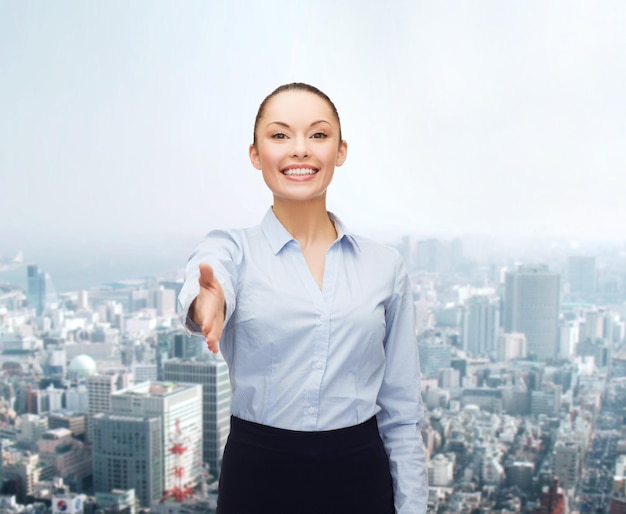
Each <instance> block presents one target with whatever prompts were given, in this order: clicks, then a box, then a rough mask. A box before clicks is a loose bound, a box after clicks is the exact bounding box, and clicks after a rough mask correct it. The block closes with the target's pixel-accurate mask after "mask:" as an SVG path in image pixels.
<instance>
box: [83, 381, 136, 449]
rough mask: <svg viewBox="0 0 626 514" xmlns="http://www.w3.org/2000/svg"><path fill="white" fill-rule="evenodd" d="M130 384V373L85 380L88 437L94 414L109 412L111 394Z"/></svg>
mask: <svg viewBox="0 0 626 514" xmlns="http://www.w3.org/2000/svg"><path fill="white" fill-rule="evenodd" d="M131 384H132V375H131V374H130V373H118V372H110V373H101V374H98V375H92V376H90V377H89V378H87V391H88V395H89V422H88V436H89V440H91V438H92V422H91V420H92V419H93V417H94V416H95V415H96V414H100V413H103V412H110V411H111V394H113V393H114V392H115V391H118V390H120V389H124V388H126V387H128V386H130V385H131Z"/></svg>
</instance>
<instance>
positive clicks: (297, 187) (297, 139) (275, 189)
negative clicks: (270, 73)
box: [250, 90, 348, 201]
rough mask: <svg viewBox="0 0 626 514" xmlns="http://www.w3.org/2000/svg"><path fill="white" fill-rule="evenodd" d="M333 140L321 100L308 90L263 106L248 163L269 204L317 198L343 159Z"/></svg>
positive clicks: (340, 144)
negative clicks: (255, 171) (267, 191)
mask: <svg viewBox="0 0 626 514" xmlns="http://www.w3.org/2000/svg"><path fill="white" fill-rule="evenodd" d="M339 137H340V136H339V122H338V121H337V119H336V118H335V116H334V114H333V111H332V109H331V107H330V106H329V105H328V103H327V102H326V100H324V99H323V98H321V97H319V96H317V95H316V94H314V93H310V92H308V91H299V90H295V91H283V92H282V93H279V94H277V95H276V96H274V97H273V98H271V99H270V100H269V101H268V103H267V105H266V106H265V110H264V112H263V116H262V117H261V119H260V120H259V124H258V127H257V133H256V145H250V161H251V162H252V165H253V166H254V167H255V168H256V169H258V170H261V171H262V173H263V179H264V180H265V183H266V184H267V186H268V187H269V188H270V190H271V191H272V193H273V194H274V198H275V199H281V200H288V201H307V200H313V199H316V198H323V197H325V194H326V189H327V188H328V185H329V184H330V182H331V180H332V178H333V173H334V170H335V166H341V165H342V164H343V163H344V161H345V159H346V155H347V149H348V148H347V144H346V142H345V141H340V140H339Z"/></svg>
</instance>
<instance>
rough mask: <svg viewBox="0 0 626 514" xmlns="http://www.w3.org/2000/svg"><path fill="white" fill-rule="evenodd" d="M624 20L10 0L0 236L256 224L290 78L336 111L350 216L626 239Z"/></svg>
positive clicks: (487, 10) (0, 139) (2, 24)
mask: <svg viewBox="0 0 626 514" xmlns="http://www.w3.org/2000/svg"><path fill="white" fill-rule="evenodd" d="M625 28H626V3H624V2H623V0H615V1H592V0H589V1H581V0H563V1H558V2H556V1H555V2H553V1H549V0H538V1H527V0H525V1H513V0H507V1H502V0H494V1H478V0H476V1H471V2H468V1H454V2H453V1H415V0H414V1H390V2H381V1H379V0H377V1H370V0H353V1H341V0H316V1H309V0H298V1H293V0H290V1H284V2H279V1H231V2H225V1H188V0H187V1H184V2H174V1H167V2H166V1H158V0H150V1H133V2H128V1H126V0H125V1H106V2H104V1H99V2H96V1H84V0H76V1H55V2H49V1H43V0H42V1H27V0H0V234H2V237H0V254H1V253H5V254H6V253H8V252H10V251H13V250H12V248H19V247H21V246H23V245H26V244H27V242H30V243H32V242H33V241H42V242H44V243H45V242H49V244H55V243H54V241H62V242H63V244H66V243H68V242H70V243H71V242H74V241H75V242H78V243H90V242H92V241H96V240H101V241H112V242H114V241H116V240H131V239H138V240H144V239H145V240H156V239H157V238H160V237H168V238H169V237H174V236H178V235H180V236H185V237H186V236H192V237H196V238H198V239H199V238H200V237H201V236H202V235H203V234H204V233H206V232H207V231H208V230H209V229H211V228H213V227H224V226H227V227H231V226H247V225H252V224H256V223H258V222H259V221H260V219H261V217H262V216H263V214H264V213H265V210H266V209H267V207H268V206H269V205H270V203H271V196H270V194H269V192H268V190H267V189H266V187H265V185H264V183H263V181H262V179H261V176H260V173H259V172H258V171H256V170H255V169H254V168H252V166H251V165H250V163H249V160H248V154H247V149H248V145H249V143H250V141H251V137H252V123H253V119H254V116H255V113H256V109H257V107H258V104H259V102H260V101H261V100H262V99H263V97H264V96H265V95H266V94H267V93H269V92H270V91H271V90H272V89H274V88H275V87H276V86H278V85H280V84H282V83H285V82H290V81H305V82H310V83H312V84H314V85H317V86H318V87H320V88H321V89H323V90H324V91H325V92H327V93H328V94H329V96H330V97H331V98H332V99H333V100H334V101H335V103H336V105H337V107H338V109H339V113H340V116H341V118H342V124H343V133H344V136H345V138H346V139H347V140H348V143H349V155H348V160H347V162H346V164H345V165H344V166H343V167H342V168H338V170H337V172H336V175H335V181H334V183H333V184H332V186H331V190H330V193H329V208H330V209H331V210H333V211H335V212H336V213H337V214H339V216H340V217H342V218H343V219H344V220H345V221H346V223H347V224H348V225H349V226H350V227H351V228H353V229H356V230H357V231H360V232H364V233H368V232H370V233H375V232H378V233H380V232H382V231H384V230H387V229H389V230H390V231H392V232H407V233H412V234H419V235H442V236H448V235H463V234H468V233H469V234H494V235H498V234H509V235H511V234H513V235H514V234H520V235H534V236H538V235H539V236H541V235H562V236H568V237H575V238H581V239H584V238H603V239H613V240H622V239H624V238H625V231H624V228H625V227H626V201H625V198H624V196H625V192H626V29H625ZM3 244H4V246H7V245H8V248H4V249H3Z"/></svg>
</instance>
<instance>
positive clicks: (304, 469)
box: [179, 83, 428, 514]
mask: <svg viewBox="0 0 626 514" xmlns="http://www.w3.org/2000/svg"><path fill="white" fill-rule="evenodd" d="M347 149H348V146H347V143H346V142H345V141H344V140H343V138H342V134H341V125H340V121H339V115H338V114H337V109H336V108H335V106H334V105H333V103H332V102H331V101H330V99H329V98H328V97H327V96H326V95H325V94H324V93H322V92H321V91H319V90H318V89H316V88H314V87H313V86H310V85H307V84H301V83H293V84H287V85H285V86H281V87H279V88H278V89H276V90H275V91H274V92H273V93H271V94H270V95H269V96H268V97H267V98H266V99H265V100H264V101H263V102H262V104H261V106H260V108H259V111H258V114H257V117H256V120H255V129H254V139H253V143H252V144H251V145H250V148H249V156H250V161H251V163H252V165H253V166H254V167H255V168H256V169H258V170H260V171H261V172H262V174H263V178H264V180H265V183H266V184H267V186H268V187H269V189H270V190H271V192H272V195H273V205H272V207H271V208H270V209H269V210H268V212H267V214H266V215H265V218H264V219H263V221H262V223H261V224H260V225H258V226H256V227H252V228H248V229H243V230H216V231H213V232H211V233H209V234H208V236H207V237H206V239H205V240H204V241H203V242H202V243H201V244H200V245H199V246H198V248H197V249H196V251H195V253H194V254H193V255H192V256H191V258H190V259H189V261H188V264H187V269H186V280H185V284H184V286H183V288H182V290H181V293H180V298H179V300H180V306H181V313H182V315H183V318H184V322H185V324H186V326H187V327H188V328H189V330H190V331H192V332H194V333H197V334H201V335H202V336H203V337H204V338H205V339H206V343H207V346H208V348H209V349H210V350H211V351H213V352H215V353H217V352H218V348H219V350H221V352H222V353H223V355H224V359H225V360H226V362H227V363H228V366H229V373H230V378H231V384H232V388H233V400H232V406H231V411H232V418H231V432H230V435H229V438H228V443H227V445H226V449H225V451H224V456H223V464H222V469H221V472H220V485H219V498H218V510H217V512H218V513H220V514H245V513H252V512H274V513H284V514H287V513H289V514H292V513H294V512H298V513H320V512H323V513H325V514H333V513H337V514H339V513H342V514H344V513H352V512H358V513H360V514H392V513H394V512H397V513H402V514H408V513H411V514H416V513H417V514H420V513H424V512H426V504H427V499H428V488H427V473H426V464H425V456H424V448H423V443H422V438H421V432H420V427H421V424H422V420H423V408H422V404H421V398H420V371H419V362H418V356H417V344H416V341H415V318H414V308H413V295H412V290H411V284H410V282H409V279H408V276H407V273H406V270H405V268H404V265H403V262H402V259H401V257H400V255H399V254H398V252H397V251H395V250H394V249H391V248H389V247H387V246H383V245H380V244H377V243H374V242H371V241H368V240H366V239H363V238H361V237H358V236H356V235H354V234H352V233H350V232H349V231H348V230H347V229H346V228H345V227H344V226H343V224H342V223H341V222H340V221H339V219H338V218H337V217H336V216H335V215H334V214H332V213H330V212H328V211H327V210H326V192H327V189H328V187H329V185H330V183H331V182H332V178H333V174H334V171H335V168H336V167H337V166H341V165H342V164H343V163H344V162H345V160H346V157H347ZM305 499H306V500H305Z"/></svg>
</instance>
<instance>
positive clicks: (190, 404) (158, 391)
mask: <svg viewBox="0 0 626 514" xmlns="http://www.w3.org/2000/svg"><path fill="white" fill-rule="evenodd" d="M111 414H116V415H119V416H131V417H146V418H152V417H158V418H159V419H160V420H161V433H162V442H163V476H164V487H163V489H164V490H171V489H173V488H175V487H177V486H178V485H179V480H180V481H182V483H183V484H184V485H195V484H197V483H198V482H199V480H200V479H201V477H202V388H201V387H200V385H195V384H194V385H191V384H175V383H172V382H144V383H142V384H137V385H134V386H132V387H128V388H126V389H123V390H121V391H117V392H115V393H113V394H112V395H111ZM177 434H180V435H181V436H182V438H183V440H182V441H181V444H182V446H183V447H184V452H182V453H175V452H173V451H170V450H171V449H172V446H173V440H174V438H175V436H176V435H177ZM181 470H182V477H177V475H178V474H180V471H181Z"/></svg>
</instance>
